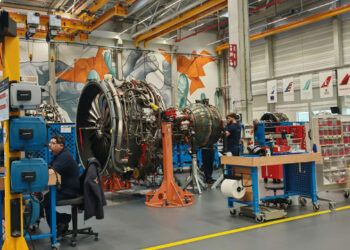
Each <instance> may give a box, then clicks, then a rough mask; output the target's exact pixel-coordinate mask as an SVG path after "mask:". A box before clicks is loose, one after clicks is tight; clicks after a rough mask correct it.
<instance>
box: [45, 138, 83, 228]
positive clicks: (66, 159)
mask: <svg viewBox="0 0 350 250" xmlns="http://www.w3.org/2000/svg"><path fill="white" fill-rule="evenodd" d="M65 143H66V141H65V138H64V137H63V136H61V135H54V136H53V137H52V138H51V140H50V143H49V149H50V152H51V153H52V154H53V155H54V157H53V159H52V161H51V162H50V163H49V168H50V169H49V173H50V174H52V173H59V174H60V175H61V185H60V187H59V186H57V187H56V188H57V192H56V201H59V200H67V199H73V198H76V197H77V196H78V195H79V192H80V182H79V168H78V164H77V163H76V161H75V160H74V158H73V156H72V154H71V153H70V152H69V150H68V149H67V148H66V147H65ZM43 206H44V209H45V214H46V220H47V223H48V224H49V226H50V207H51V206H50V197H49V194H46V195H45V197H44V202H43ZM56 218H57V219H56V220H57V233H58V234H60V233H64V231H66V230H68V224H69V221H70V219H71V216H70V215H69V214H65V213H58V212H56Z"/></svg>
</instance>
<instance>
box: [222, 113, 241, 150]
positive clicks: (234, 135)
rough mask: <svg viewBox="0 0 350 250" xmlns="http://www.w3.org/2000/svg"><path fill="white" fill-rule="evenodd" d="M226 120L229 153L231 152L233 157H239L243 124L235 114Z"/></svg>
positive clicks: (229, 115) (231, 114)
mask: <svg viewBox="0 0 350 250" xmlns="http://www.w3.org/2000/svg"><path fill="white" fill-rule="evenodd" d="M226 118H227V125H226V136H227V152H231V153H232V155H233V156H239V152H240V145H239V141H240V139H241V124H239V123H238V120H239V116H238V115H236V114H235V113H230V114H228V115H227V116H226Z"/></svg>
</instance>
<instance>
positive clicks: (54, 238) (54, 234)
mask: <svg viewBox="0 0 350 250" xmlns="http://www.w3.org/2000/svg"><path fill="white" fill-rule="evenodd" d="M49 190H50V201H51V209H50V213H51V230H50V233H49V234H38V235H32V240H38V239H44V238H51V239H52V241H51V243H52V244H51V246H52V247H56V248H58V247H59V243H58V242H57V232H56V186H55V185H53V186H49ZM0 193H1V194H0V211H1V212H2V196H3V193H4V192H3V191H1V192H0ZM1 222H2V220H1ZM23 234H24V235H25V239H26V240H27V241H30V237H29V235H28V234H26V233H25V231H23ZM2 235H3V232H2V224H1V227H0V245H1V246H2V245H3V243H4V242H3V239H2Z"/></svg>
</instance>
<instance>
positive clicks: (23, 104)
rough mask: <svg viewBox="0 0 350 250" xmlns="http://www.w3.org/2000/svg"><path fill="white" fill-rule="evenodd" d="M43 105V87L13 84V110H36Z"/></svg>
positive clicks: (11, 93)
mask: <svg viewBox="0 0 350 250" xmlns="http://www.w3.org/2000/svg"><path fill="white" fill-rule="evenodd" d="M40 104H41V87H40V86H39V85H38V84H35V83H24V82H21V83H12V84H11V85H10V105H11V108H13V109H23V110H28V109H36V108H37V106H39V105H40Z"/></svg>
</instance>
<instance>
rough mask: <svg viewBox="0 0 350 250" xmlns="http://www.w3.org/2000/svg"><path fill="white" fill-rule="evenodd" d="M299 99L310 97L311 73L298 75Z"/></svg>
mask: <svg viewBox="0 0 350 250" xmlns="http://www.w3.org/2000/svg"><path fill="white" fill-rule="evenodd" d="M300 99H301V100H311V99H312V74H308V75H301V76H300Z"/></svg>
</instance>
